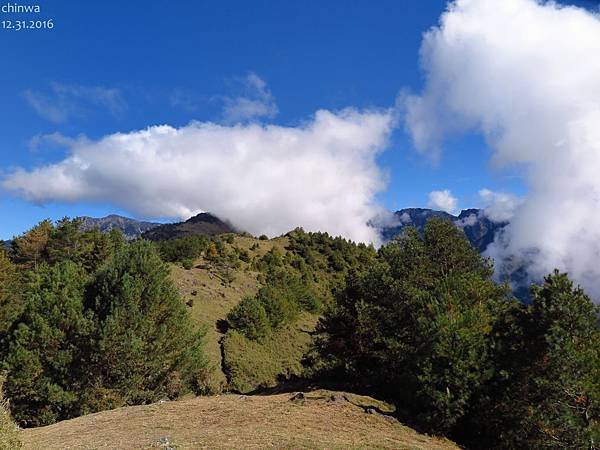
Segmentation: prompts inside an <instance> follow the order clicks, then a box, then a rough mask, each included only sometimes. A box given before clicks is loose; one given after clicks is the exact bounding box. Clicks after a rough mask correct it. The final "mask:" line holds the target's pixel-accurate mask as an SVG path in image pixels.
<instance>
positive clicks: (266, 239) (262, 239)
mask: <svg viewBox="0 0 600 450" xmlns="http://www.w3.org/2000/svg"><path fill="white" fill-rule="evenodd" d="M258 239H259V240H260V241H268V240H269V236H267V235H266V234H261V235H260V236H259V237H258Z"/></svg>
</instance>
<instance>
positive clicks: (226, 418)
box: [21, 391, 458, 450]
mask: <svg viewBox="0 0 600 450" xmlns="http://www.w3.org/2000/svg"><path fill="white" fill-rule="evenodd" d="M387 409H388V407H387V405H385V404H382V402H379V401H377V400H374V399H372V398H370V397H364V396H358V395H353V394H347V393H343V392H332V391H315V392H310V393H300V394H298V393H292V394H279V395H271V396H244V395H232V394H230V395H218V396H212V397H196V398H192V399H187V400H180V401H174V402H162V403H155V404H152V405H144V406H132V407H126V408H119V409H116V410H112V411H104V412H101V413H97V414H90V415H87V416H83V417H78V418H76V419H72V420H66V421H63V422H60V423H57V424H54V425H50V426H46V427H41V428H33V429H26V430H23V431H22V432H21V437H22V439H23V441H24V448H25V449H32V450H33V449H49V448H68V449H71V450H76V449H82V450H84V449H86V450H87V449H90V448H94V449H113V448H119V449H122V450H128V449H147V448H167V447H169V446H170V447H171V448H174V449H178V450H179V449H182V450H183V449H201V448H207V449H224V448H248V449H252V448H253V449H263V448H296V449H321V448H329V449H332V448H339V449H358V448H378V449H399V448H401V449H412V450H455V449H456V450H458V446H456V445H455V444H454V443H452V442H450V441H448V440H446V439H440V438H434V437H429V436H426V435H422V434H419V433H417V432H416V431H414V430H413V429H411V428H409V427H407V426H404V425H402V424H401V423H400V422H398V421H397V420H396V419H394V418H392V417H391V416H387V415H385V414H382V413H381V412H379V411H381V410H387Z"/></svg>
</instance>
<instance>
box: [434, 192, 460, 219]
mask: <svg viewBox="0 0 600 450" xmlns="http://www.w3.org/2000/svg"><path fill="white" fill-rule="evenodd" d="M428 197H429V202H428V203H427V206H429V207H430V208H433V209H440V210H442V211H446V212H447V213H450V214H454V213H455V212H456V209H457V206H458V200H457V198H456V197H454V196H453V195H452V192H450V191H449V190H448V189H444V190H443V191H431V192H430V193H429V195H428Z"/></svg>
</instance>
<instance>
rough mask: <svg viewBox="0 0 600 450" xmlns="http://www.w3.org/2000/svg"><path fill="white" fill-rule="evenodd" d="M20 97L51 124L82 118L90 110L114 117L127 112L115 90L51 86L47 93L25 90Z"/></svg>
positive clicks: (66, 85)
mask: <svg viewBox="0 0 600 450" xmlns="http://www.w3.org/2000/svg"><path fill="white" fill-rule="evenodd" d="M23 97H24V98H25V100H26V101H27V103H29V105H30V106H31V107H32V108H33V109H34V110H35V111H36V112H37V113H38V114H39V115H40V116H41V117H43V118H44V119H46V120H48V121H50V122H54V123H61V122H65V121H67V120H68V119H69V118H71V117H73V116H81V115H85V114H86V112H87V111H88V109H89V107H90V106H92V107H101V108H104V109H106V110H108V111H109V112H110V113H111V114H113V115H119V114H121V113H122V112H123V111H124V110H125V109H126V108H127V103H126V102H125V99H124V98H123V96H122V95H121V92H120V91H119V90H118V89H115V88H107V87H102V86H82V85H76V84H62V83H51V84H50V90H49V91H44V92H40V91H34V90H31V89H28V90H26V91H25V92H23Z"/></svg>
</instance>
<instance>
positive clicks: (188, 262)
mask: <svg viewBox="0 0 600 450" xmlns="http://www.w3.org/2000/svg"><path fill="white" fill-rule="evenodd" d="M181 265H182V266H183V268H184V269H185V270H191V269H193V268H194V260H193V259H184V260H183V261H182V262H181Z"/></svg>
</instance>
